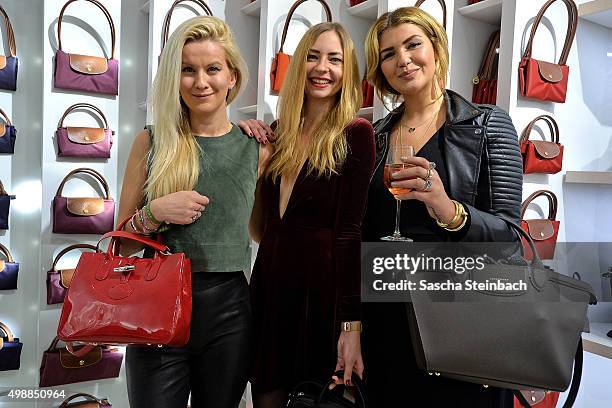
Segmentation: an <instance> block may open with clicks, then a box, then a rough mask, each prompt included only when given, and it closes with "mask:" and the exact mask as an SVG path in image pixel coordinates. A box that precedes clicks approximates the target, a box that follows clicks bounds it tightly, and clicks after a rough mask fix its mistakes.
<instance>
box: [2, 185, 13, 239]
mask: <svg viewBox="0 0 612 408" xmlns="http://www.w3.org/2000/svg"><path fill="white" fill-rule="evenodd" d="M13 198H15V196H12V195H9V194H8V193H7V192H6V190H5V189H4V184H2V181H0V230H7V229H8V219H9V209H10V207H11V200H12V199H13Z"/></svg>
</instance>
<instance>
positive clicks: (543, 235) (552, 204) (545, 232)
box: [521, 190, 560, 259]
mask: <svg viewBox="0 0 612 408" xmlns="http://www.w3.org/2000/svg"><path fill="white" fill-rule="evenodd" d="M540 196H544V197H546V198H548V218H545V219H543V220H542V219H529V220H526V219H525V211H527V207H528V206H529V204H531V202H532V201H533V200H534V199H536V198H537V197H540ZM559 224H560V222H559V221H557V196H556V195H555V193H553V192H552V191H550V190H538V191H536V192H534V193H533V194H531V195H530V196H529V197H527V199H526V200H525V201H523V204H522V205H521V228H522V229H523V231H525V232H526V233H527V234H529V236H530V237H531V239H533V243H534V245H535V248H536V250H537V251H538V254H539V255H540V258H541V259H553V258H554V256H555V246H556V245H557V235H558V234H559ZM522 241H523V249H524V252H525V259H533V252H532V251H531V247H530V246H529V244H528V243H527V241H526V240H525V239H524V238H522Z"/></svg>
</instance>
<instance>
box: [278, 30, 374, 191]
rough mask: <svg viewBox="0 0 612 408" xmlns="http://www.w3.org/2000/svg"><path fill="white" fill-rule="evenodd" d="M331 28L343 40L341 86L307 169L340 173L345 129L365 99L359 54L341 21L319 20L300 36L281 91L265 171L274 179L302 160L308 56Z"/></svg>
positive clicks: (315, 140) (316, 132)
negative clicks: (276, 119) (301, 146)
mask: <svg viewBox="0 0 612 408" xmlns="http://www.w3.org/2000/svg"><path fill="white" fill-rule="evenodd" d="M328 31H334V32H335V33H337V34H338V37H339V38H340V42H341V44H342V51H343V55H344V57H343V61H344V62H343V75H342V88H341V89H340V91H339V92H338V94H337V103H336V105H335V106H334V107H333V108H332V109H331V110H330V112H329V113H328V114H327V115H326V116H325V118H323V120H322V121H321V123H320V124H319V125H318V126H317V127H316V128H315V130H314V133H313V145H312V147H311V149H309V151H308V153H307V158H308V161H309V166H308V172H309V173H310V172H316V173H317V175H318V176H322V175H331V174H332V173H337V169H338V167H339V166H340V165H341V164H342V162H343V161H344V159H345V158H346V154H347V144H346V138H345V135H344V129H345V127H346V126H347V125H348V124H349V123H350V122H351V120H353V118H354V117H355V115H356V114H357V111H358V110H359V108H360V107H361V102H362V95H361V84H360V76H359V66H358V64H357V55H356V53H355V46H354V45H353V41H352V40H351V37H350V36H349V34H348V33H347V31H346V29H345V28H344V27H343V26H342V25H340V24H338V23H320V24H317V25H315V26H313V27H311V28H310V29H309V30H308V31H307V32H306V34H304V36H303V37H302V39H301V40H300V42H299V44H298V46H297V49H296V50H295V53H294V54H293V57H292V58H291V64H290V65H289V70H288V72H287V75H286V77H285V80H284V82H283V87H282V89H281V92H280V99H279V103H278V127H277V129H276V131H275V133H276V135H277V141H276V144H275V147H276V150H275V152H274V155H273V156H272V158H271V160H270V165H269V166H268V169H267V172H266V174H267V175H271V176H272V179H274V180H276V179H277V177H279V176H281V175H282V174H291V173H292V172H295V171H297V170H298V168H299V166H300V164H301V163H300V161H299V159H298V157H301V156H299V154H300V153H301V152H300V151H299V143H298V141H299V136H300V134H301V131H302V116H303V106H304V88H305V85H306V59H307V57H308V53H309V51H310V49H311V48H312V46H313V45H314V43H315V42H316V41H317V38H319V36H320V35H321V34H323V33H325V32H328Z"/></svg>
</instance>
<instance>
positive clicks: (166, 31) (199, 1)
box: [159, 0, 213, 56]
mask: <svg viewBox="0 0 612 408" xmlns="http://www.w3.org/2000/svg"><path fill="white" fill-rule="evenodd" d="M181 3H194V4H196V5H198V6H200V7H201V8H202V10H204V14H205V15H207V16H212V15H213V13H212V10H211V9H210V7H208V4H206V2H205V1H203V0H174V3H172V5H171V6H170V8H169V9H168V12H167V13H166V16H165V17H164V23H163V25H162V43H161V48H160V51H159V54H160V56H161V52H162V51H163V50H164V47H165V46H166V43H167V42H168V37H169V35H170V19H171V18H172V12H174V9H175V8H176V6H178V5H179V4H181Z"/></svg>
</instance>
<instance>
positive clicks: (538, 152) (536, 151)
mask: <svg viewBox="0 0 612 408" xmlns="http://www.w3.org/2000/svg"><path fill="white" fill-rule="evenodd" d="M539 120H543V121H544V122H546V124H547V125H548V128H549V129H550V134H551V139H552V141H550V142H549V141H547V140H529V135H530V134H531V130H532V129H533V126H534V125H535V123H536V122H537V121H539ZM519 143H520V145H521V154H522V155H523V173H525V174H529V173H546V174H555V173H558V172H560V171H561V167H562V165H563V145H562V144H561V143H559V125H557V122H556V121H555V119H554V118H553V117H552V116H550V115H540V116H538V117H537V118H535V119H534V120H532V121H531V122H529V124H528V125H527V126H526V127H525V129H524V130H523V133H522V134H521V139H520V140H519Z"/></svg>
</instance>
